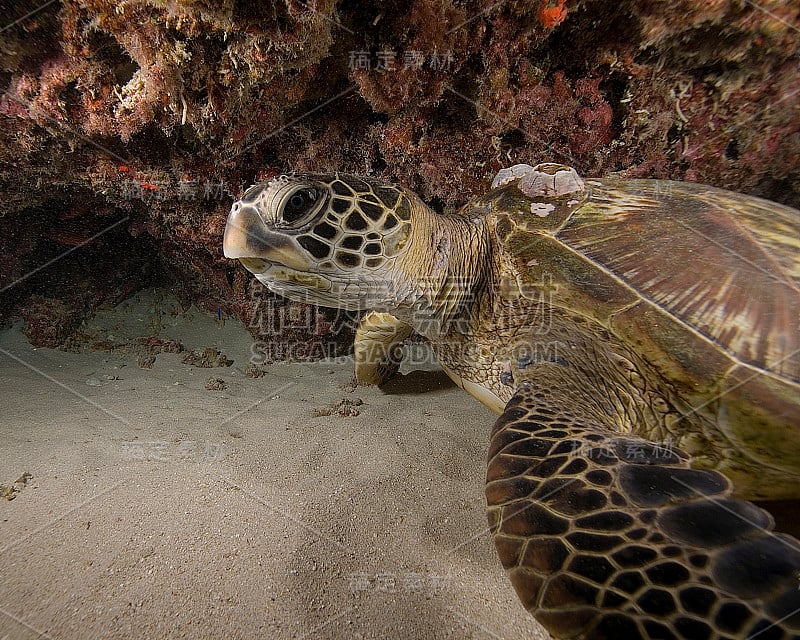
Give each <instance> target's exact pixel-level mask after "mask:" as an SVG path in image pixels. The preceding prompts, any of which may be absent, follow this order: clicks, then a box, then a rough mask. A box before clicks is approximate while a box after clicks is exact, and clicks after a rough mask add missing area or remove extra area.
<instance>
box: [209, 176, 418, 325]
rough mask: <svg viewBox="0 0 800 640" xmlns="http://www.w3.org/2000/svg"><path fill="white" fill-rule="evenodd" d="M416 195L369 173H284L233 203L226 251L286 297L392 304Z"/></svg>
mask: <svg viewBox="0 0 800 640" xmlns="http://www.w3.org/2000/svg"><path fill="white" fill-rule="evenodd" d="M416 201H417V200H416V197H415V196H414V195H413V194H411V193H410V192H408V191H406V190H404V189H402V188H401V187H396V186H394V185H390V184H385V183H382V182H378V181H376V180H372V179H369V178H360V177H356V176H352V175H348V174H341V173H334V174H311V173H307V174H289V175H281V176H278V177H276V178H274V179H273V180H270V181H268V182H262V183H259V184H256V185H254V186H252V187H250V188H249V189H248V190H247V191H246V192H245V193H244V195H243V196H242V197H241V199H240V200H237V201H236V202H234V203H233V207H232V208H231V212H230V215H229V216H228V222H227V225H226V227H225V236H224V240H223V250H224V253H225V256H227V257H228V258H238V259H239V260H240V261H241V262H242V264H243V265H244V266H245V267H246V268H247V269H248V270H249V271H251V272H252V273H253V274H255V276H256V277H257V278H258V279H259V280H260V281H261V282H262V283H264V284H265V285H266V286H267V287H268V288H269V289H270V290H271V291H274V292H275V293H278V294H280V295H283V296H286V297H287V298H291V299H293V300H299V301H302V302H308V303H311V304H317V305H321V306H328V307H338V308H340V309H348V310H358V309H366V308H376V307H385V306H391V303H390V301H391V300H392V299H393V298H396V292H393V291H390V290H389V289H391V288H393V287H395V286H396V283H397V282H398V281H399V280H402V279H398V277H397V273H396V271H397V268H398V259H399V258H400V256H401V255H402V254H403V253H404V252H406V251H407V249H408V247H407V245H408V241H409V239H410V237H411V231H412V230H411V218H412V208H414V206H413V205H414V204H415V203H416ZM423 206H424V205H423Z"/></svg>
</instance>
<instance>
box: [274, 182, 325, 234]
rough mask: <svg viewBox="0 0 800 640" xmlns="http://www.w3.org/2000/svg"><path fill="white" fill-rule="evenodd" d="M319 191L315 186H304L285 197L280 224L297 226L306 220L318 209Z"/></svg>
mask: <svg viewBox="0 0 800 640" xmlns="http://www.w3.org/2000/svg"><path fill="white" fill-rule="evenodd" d="M319 199H320V194H319V192H318V191H317V190H316V189H314V188H313V187H303V188H301V189H297V190H296V191H293V192H291V193H290V194H288V195H287V196H286V198H285V199H284V201H283V202H284V204H283V208H282V209H281V218H280V220H279V224H280V225H285V226H290V227H295V226H299V225H300V224H301V223H303V222H305V221H306V219H307V218H308V217H309V216H310V215H311V214H313V213H314V212H315V211H316V210H317V204H318V201H319Z"/></svg>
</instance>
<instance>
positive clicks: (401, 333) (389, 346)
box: [354, 311, 412, 385]
mask: <svg viewBox="0 0 800 640" xmlns="http://www.w3.org/2000/svg"><path fill="white" fill-rule="evenodd" d="M411 332H412V328H411V325H408V324H406V323H405V322H402V321H401V320H398V319H397V318H395V317H394V316H393V315H391V314H390V313H379V312H377V311H370V312H369V313H367V314H366V315H365V316H364V317H363V318H362V319H361V322H359V324H358V329H357V330H356V339H355V343H354V351H355V353H354V359H355V369H356V380H358V382H360V383H362V384H374V385H381V384H383V383H384V382H386V381H388V380H389V379H391V378H392V377H393V376H394V375H395V374H396V373H397V371H398V369H399V368H400V360H401V358H400V355H399V351H400V345H401V344H402V342H403V341H404V340H405V339H406V338H408V336H410V335H411Z"/></svg>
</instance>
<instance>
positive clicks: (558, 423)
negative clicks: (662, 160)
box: [224, 163, 800, 640]
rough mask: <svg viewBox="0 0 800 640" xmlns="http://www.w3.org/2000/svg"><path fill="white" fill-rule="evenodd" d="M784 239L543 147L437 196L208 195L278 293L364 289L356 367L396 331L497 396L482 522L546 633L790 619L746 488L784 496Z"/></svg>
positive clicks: (348, 294) (773, 227)
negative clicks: (523, 160)
mask: <svg viewBox="0 0 800 640" xmlns="http://www.w3.org/2000/svg"><path fill="white" fill-rule="evenodd" d="M798 238H800V212H798V211H795V210H794V209H790V208H788V207H785V206H781V205H778V204H774V203H771V202H768V201H766V200H761V199H759V198H755V197H751V196H746V195H740V194H736V193H732V192H729V191H724V190H721V189H716V188H713V187H708V186H703V185H698V184H690V183H681V182H669V181H661V180H624V179H620V178H615V177H611V178H605V179H598V180H586V181H584V180H583V179H582V178H581V177H580V176H579V175H578V174H577V173H576V171H575V170H574V169H572V168H571V167H568V166H565V165H561V164H555V163H544V164H539V165H537V166H535V167H531V166H529V165H515V166H513V167H510V168H508V169H504V170H502V171H500V173H498V174H497V176H496V178H495V179H494V182H493V183H492V188H491V189H490V190H488V192H487V193H486V194H485V195H482V196H480V197H477V198H475V199H473V200H472V201H471V202H469V203H468V204H467V205H466V206H464V207H463V208H462V209H461V210H460V211H459V212H458V213H456V214H451V215H444V214H439V213H436V212H434V211H433V210H431V209H430V208H429V207H428V206H426V205H425V204H424V203H423V202H422V200H420V198H418V197H417V196H416V195H415V194H414V193H412V192H411V191H409V190H408V189H405V188H403V187H401V186H397V185H394V184H388V183H385V182H381V181H378V180H375V179H372V178H367V177H357V176H353V175H349V174H343V173H330V174H314V173H305V174H301V173H296V174H288V175H281V176H279V177H276V178H274V179H273V180H270V181H268V182H263V183H260V184H257V185H255V186H253V187H251V188H250V189H248V190H247V191H246V192H245V193H244V195H243V196H242V198H241V199H240V200H238V201H237V202H235V203H234V204H233V208H232V210H231V213H230V216H229V218H228V222H227V227H226V229H225V237H224V252H225V255H226V256H228V257H230V258H238V259H239V260H241V262H242V263H243V264H244V266H245V267H246V268H247V269H248V270H250V271H251V272H252V273H254V274H255V276H256V277H257V278H258V279H259V280H260V281H261V282H263V283H264V284H265V285H266V286H267V287H268V288H269V289H271V290H272V291H274V292H276V293H279V294H281V295H284V296H286V297H288V298H291V299H295V300H302V301H305V302H313V303H316V304H318V305H322V306H332V307H339V308H342V309H350V310H370V313H368V314H367V315H366V316H364V318H363V319H362V321H361V324H360V326H359V328H358V330H357V333H356V345H355V359H356V373H357V376H358V377H359V378H360V379H361V380H364V381H369V382H381V381H383V380H384V379H386V377H387V376H389V375H391V374H392V372H393V369H394V368H395V366H396V363H395V360H394V359H393V352H394V351H395V347H396V345H397V344H398V343H399V342H400V341H402V340H403V339H405V338H406V337H407V336H408V335H409V333H411V331H412V329H413V330H416V331H417V332H418V333H420V334H422V335H423V336H425V337H427V339H428V340H429V342H430V344H431V345H432V347H433V349H434V351H435V353H436V355H437V357H438V359H439V361H440V363H441V365H442V367H443V368H444V369H445V371H446V372H447V373H448V374H449V375H450V377H451V378H453V380H455V381H456V383H457V384H458V385H459V386H461V387H462V388H463V389H465V390H466V391H468V392H469V393H470V394H472V395H473V396H475V397H476V398H477V399H478V400H480V401H481V402H482V403H484V404H485V405H486V406H488V407H490V408H491V409H493V410H495V411H496V412H497V413H499V414H500V416H499V418H498V420H497V422H496V423H495V425H494V428H493V430H492V433H491V443H490V447H489V454H488V457H489V463H488V465H489V466H488V473H487V484H486V498H487V503H488V517H489V524H490V528H491V531H492V534H493V537H494V541H495V544H496V547H497V550H498V553H499V556H500V559H501V560H502V563H503V565H504V566H505V568H506V569H507V571H508V573H509V576H510V578H511V581H512V582H513V584H514V586H515V588H516V590H517V593H518V594H519V597H520V598H521V600H522V602H523V604H524V605H525V607H527V608H528V609H529V610H530V611H531V612H532V613H533V615H534V616H535V617H536V618H537V619H538V620H539V621H540V622H541V623H542V624H543V625H544V626H545V627H546V628H547V629H548V630H549V631H550V633H551V634H552V635H553V636H554V637H556V638H571V639H577V638H592V639H595V638H620V639H631V638H686V639H691V640H698V639H701V638H702V639H705V638H758V639H759V640H767V639H768V638H769V639H772V638H798V637H800V544H799V543H798V541H797V540H795V539H794V538H792V537H790V536H786V535H782V534H778V533H775V532H774V531H772V529H773V519H772V517H771V516H770V515H769V514H768V513H767V512H765V511H763V510H762V509H760V508H758V507H756V506H755V505H753V504H752V503H751V502H747V501H745V499H748V500H753V499H766V498H781V499H796V498H798V497H800V447H798V445H799V444H800V250H799V249H800V240H798ZM723 474H724V475H723ZM734 487H735V488H734ZM734 496H735V497H734Z"/></svg>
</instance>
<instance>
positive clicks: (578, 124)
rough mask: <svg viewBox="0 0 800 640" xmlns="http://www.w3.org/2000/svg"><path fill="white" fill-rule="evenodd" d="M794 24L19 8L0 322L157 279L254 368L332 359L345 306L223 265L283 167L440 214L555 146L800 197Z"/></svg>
mask: <svg viewBox="0 0 800 640" xmlns="http://www.w3.org/2000/svg"><path fill="white" fill-rule="evenodd" d="M798 14H800V6H798V5H797V3H789V2H782V1H779V0H765V1H763V2H759V3H758V4H756V3H750V2H745V3H742V2H736V1H733V0H714V1H712V2H707V1H705V0H681V1H680V2H676V3H663V2H650V1H646V2H641V1H638V2H634V1H633V0H627V1H625V0H622V1H616V2H611V1H610V0H566V1H565V0H508V1H507V2H500V3H497V2H492V1H491V0H464V1H453V0H444V1H442V0H413V1H412V2H409V3H395V4H392V3H379V2H369V1H366V0H318V1H312V2H304V1H301V0H282V1H278V2H240V1H238V0H224V1H222V2H207V1H204V0H197V1H195V0H172V1H169V2H166V1H163V0H132V1H129V2H113V1H110V0H62V1H61V2H56V3H48V4H45V5H44V6H43V7H40V3H37V2H34V1H32V0H27V1H23V2H18V3H16V4H15V8H14V15H15V16H16V18H15V17H14V16H6V19H7V21H8V23H9V24H8V25H6V26H5V28H3V29H2V31H0V121H2V126H0V190H2V193H3V200H4V207H3V210H2V212H0V242H2V247H0V248H1V249H2V251H0V254H1V255H2V258H0V265H2V270H0V296H2V300H0V302H2V304H1V305H0V308H2V312H1V313H2V314H3V316H4V317H8V316H9V315H12V314H16V315H18V316H20V317H22V318H24V319H25V320H26V321H27V323H28V332H29V335H30V337H31V339H32V340H34V341H36V342H38V343H41V344H50V345H54V344H58V343H60V342H62V341H63V340H64V339H65V337H66V335H68V334H69V331H70V329H71V328H73V327H75V326H76V324H77V323H79V321H80V319H81V318H82V317H85V316H86V314H89V313H91V311H92V309H93V308H95V307H96V305H97V304H100V303H101V302H103V301H105V302H109V301H111V302H113V301H115V300H118V299H120V298H121V297H124V296H126V295H130V293H131V292H133V291H135V290H136V288H138V287H141V286H145V285H147V284H150V283H152V282H153V281H154V274H156V273H164V272H165V273H167V274H168V275H169V278H170V279H171V281H173V282H174V283H177V284H178V285H179V286H180V287H181V288H182V289H181V290H182V294H183V295H184V296H185V297H186V298H188V299H190V300H192V301H195V302H198V303H200V304H201V305H202V306H204V307H205V308H207V309H208V310H209V312H210V313H225V314H229V315H235V316H238V317H239V318H241V319H242V320H243V321H244V322H245V324H247V325H248V326H249V327H250V329H251V331H252V332H253V333H254V335H255V336H256V337H257V338H258V339H259V340H261V341H262V343H263V345H264V351H265V353H266V354H267V355H266V356H265V357H267V358H272V357H286V356H291V355H292V353H294V352H292V350H291V349H290V348H289V347H288V346H287V345H290V344H302V343H304V342H313V344H315V345H319V348H312V349H310V350H309V353H308V354H306V355H308V356H309V357H313V356H318V355H321V353H322V352H323V351H326V350H327V352H336V351H338V350H339V349H340V348H344V347H343V346H342V345H345V344H346V343H347V340H346V330H347V328H348V327H350V326H351V324H352V319H351V318H347V317H341V316H339V315H338V314H336V313H335V312H329V311H325V310H317V309H314V308H311V307H303V306H302V305H299V306H298V305H294V304H292V303H286V302H284V301H276V300H275V299H274V298H273V297H272V296H271V295H268V294H266V293H254V289H252V288H251V287H250V284H249V282H250V281H249V280H248V278H247V276H245V274H244V272H243V271H242V270H241V269H239V268H238V267H236V266H235V265H233V264H232V263H230V262H228V261H226V260H224V259H223V258H222V256H221V252H220V239H221V234H222V229H223V226H224V219H225V216H226V214H227V211H228V208H229V206H230V202H231V200H232V199H233V198H234V197H236V196H238V195H239V194H240V193H241V191H242V189H243V188H245V187H247V186H248V185H249V184H250V183H252V182H254V181H256V180H260V179H265V178H268V177H270V176H272V175H275V174H277V173H279V172H281V171H285V170H287V169H295V170H335V169H339V170H343V171H352V172H356V173H367V174H371V175H376V176H379V177H381V178H386V179H390V180H397V181H400V182H403V183H404V184H406V185H407V186H409V187H411V188H412V189H415V190H417V191H418V192H419V193H420V194H421V195H422V196H423V197H425V198H426V199H428V200H429V201H431V202H432V203H433V204H434V206H436V207H438V208H440V209H449V208H454V207H457V206H459V205H460V204H462V203H463V202H464V201H465V200H466V199H467V198H468V197H469V196H470V195H471V194H472V193H475V192H478V191H480V190H482V189H484V188H485V187H486V185H487V184H488V182H489V180H490V179H491V176H492V175H493V174H494V173H495V172H496V171H497V170H498V169H500V168H501V167H504V166H508V165H510V164H513V163H516V162H528V163H531V164H536V163H537V162H540V161H545V160H554V161H561V162H565V163H567V164H570V165H572V166H574V167H576V169H577V170H578V171H579V172H580V173H582V174H583V175H589V176H590V175H600V174H607V173H609V172H615V171H616V172H621V173H622V174H623V175H628V176H648V177H660V178H673V179H684V180H692V181H700V182H706V183H710V184H714V185H717V186H722V187H727V188H732V189H734V190H737V191H742V192H747V193H752V194H755V195H760V196H765V197H768V198H772V199H774V200H778V201H781V202H786V203H789V204H793V205H795V206H798V205H800V171H798V168H797V167H798V162H797V160H798V157H800V114H799V113H798V111H797V108H796V105H797V103H798V98H797V94H798V92H800V74H799V73H798V64H799V63H800V59H799V56H798V52H799V51H800V30H798V26H800V18H799V17H798ZM3 26H4V25H0V28H2V27H3ZM63 253H66V254H67V255H66V256H65V257H63V258H59V257H58V256H60V255H61V254H63ZM49 260H55V261H54V262H53V263H52V265H50V266H48V267H46V268H44V269H40V270H39V271H37V272H36V273H34V274H33V275H30V276H27V274H29V273H30V272H31V271H32V270H35V269H37V268H39V267H41V265H43V264H45V263H47V262H48V261H49ZM24 276H27V277H24ZM23 277H24V278H23ZM20 278H23V279H22V280H21V281H20ZM65 282H68V283H69V286H65ZM15 283H16V284H15ZM65 292H70V293H65ZM270 314H272V315H270ZM275 314H278V315H275ZM280 314H283V316H280ZM279 316H280V317H284V318H287V317H291V318H295V320H294V321H293V324H291V328H290V329H289V328H287V327H289V325H286V324H285V323H284V324H285V326H283V325H282V326H281V327H279V330H277V331H276V330H275V326H276V324H275V323H276V322H278V324H280V322H283V321H279V320H276V318H278V317H279ZM48 317H50V318H53V319H52V320H51V321H48V320H47V318H48ZM254 318H255V320H254ZM265 318H268V320H265ZM301 319H302V321H301ZM48 322H49V323H50V324H52V325H53V326H50V327H49V326H47V325H48ZM56 322H58V323H59V326H63V327H64V329H63V330H57V329H56V327H55V323H56ZM303 323H305V325H304V324H303ZM343 332H344V333H343ZM323 345H327V347H325V346H323Z"/></svg>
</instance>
